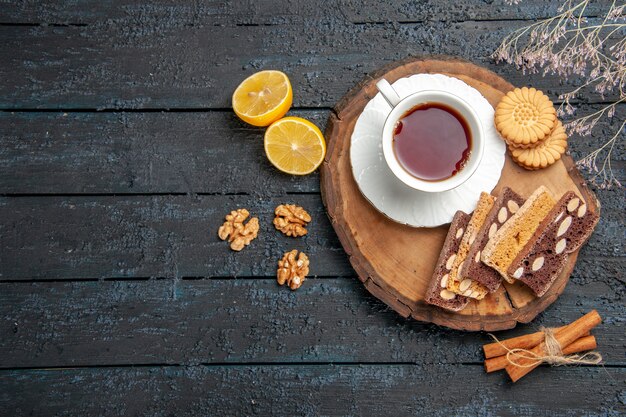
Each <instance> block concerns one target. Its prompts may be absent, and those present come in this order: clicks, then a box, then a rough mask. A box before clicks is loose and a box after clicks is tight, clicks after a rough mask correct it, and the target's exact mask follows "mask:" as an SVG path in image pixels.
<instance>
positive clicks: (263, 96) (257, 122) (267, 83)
mask: <svg viewBox="0 0 626 417" xmlns="http://www.w3.org/2000/svg"><path fill="white" fill-rule="evenodd" d="M292 101H293V92H292V91H291V83H290V82H289V78H287V76H286V75H285V74H284V73H282V72H280V71H273V70H268V71H259V72H257V73H256V74H252V75H251V76H249V77H248V78H246V79H245V80H243V81H242V83H241V84H239V86H238V87H237V89H236V90H235V92H234V93H233V110H235V114H237V116H239V118H240V119H241V120H243V121H244V122H246V123H250V124H251V125H254V126H268V125H270V124H272V123H273V122H275V121H276V120H278V119H280V118H281V117H283V116H284V115H285V114H286V113H287V112H288V111H289V109H290V108H291V103H292Z"/></svg>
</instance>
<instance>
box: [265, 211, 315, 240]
mask: <svg viewBox="0 0 626 417" xmlns="http://www.w3.org/2000/svg"><path fill="white" fill-rule="evenodd" d="M274 214H275V215H276V217H275V218H274V226H275V227H276V229H278V230H280V231H281V232H283V233H284V234H286V235H287V236H292V237H299V236H304V235H306V234H307V230H306V225H307V224H308V223H309V222H310V221H311V216H310V215H309V213H307V212H306V210H305V209H303V208H302V207H300V206H296V205H295V204H281V205H280V206H278V207H276V210H274Z"/></svg>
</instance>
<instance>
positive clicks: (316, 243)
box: [0, 194, 353, 280]
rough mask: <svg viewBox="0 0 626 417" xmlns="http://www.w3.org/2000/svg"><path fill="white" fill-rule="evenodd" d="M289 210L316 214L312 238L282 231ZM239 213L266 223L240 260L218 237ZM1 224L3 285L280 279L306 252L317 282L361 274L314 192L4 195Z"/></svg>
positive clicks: (0, 204)
mask: <svg viewBox="0 0 626 417" xmlns="http://www.w3.org/2000/svg"><path fill="white" fill-rule="evenodd" d="M283 203H296V204H299V205H301V206H302V207H304V208H305V209H306V210H307V211H309V213H310V214H311V216H312V221H311V223H310V224H309V226H308V228H307V229H308V231H309V234H308V235H307V236H305V237H302V238H291V237H287V236H285V235H283V234H282V233H280V232H279V231H277V230H276V229H275V228H274V225H273V224H272V220H273V219H274V209H275V207H276V206H277V205H279V204H283ZM241 207H244V208H247V209H248V210H249V211H250V212H251V213H252V215H253V216H258V217H259V223H260V226H261V229H260V231H259V237H258V238H257V239H256V240H254V241H253V242H252V243H251V244H250V246H248V247H247V248H245V249H244V250H243V251H241V252H234V251H232V250H231V249H230V247H229V245H228V243H227V242H224V241H221V240H220V239H219V238H218V236H217V230H218V228H219V226H221V225H222V223H223V222H224V216H225V215H226V214H228V213H229V212H230V211H231V210H235V209H237V208H241ZM0 218H2V219H3V221H2V223H0V279H10V280H20V279H32V278H36V279H50V278H55V279H66V278H78V279H80V278H106V277H170V278H171V277H216V276H218V277H228V276H259V275H260V276H275V274H276V263H277V261H278V259H280V258H281V257H282V255H283V253H284V252H286V251H289V250H291V249H299V250H303V251H305V252H306V253H307V254H308V256H309V257H310V259H311V272H310V274H311V275H322V276H345V275H350V276H351V275H353V271H352V268H351V267H350V265H349V263H348V260H347V259H346V256H345V253H344V251H343V248H342V247H341V245H340V244H339V242H338V240H337V238H336V236H335V234H334V232H333V230H332V227H331V226H330V223H329V221H328V217H327V216H326V212H325V210H324V208H323V205H322V203H321V199H320V196H319V195H314V194H312V195H308V194H305V195H291V196H283V197H272V198H259V197H255V196H239V195H232V196H223V195H206V196H126V197H115V196H106V197H89V196H87V197H80V196H75V197H74V196H72V197H48V198H41V197H20V198H12V197H0ZM26 259H28V262H25V260H26Z"/></svg>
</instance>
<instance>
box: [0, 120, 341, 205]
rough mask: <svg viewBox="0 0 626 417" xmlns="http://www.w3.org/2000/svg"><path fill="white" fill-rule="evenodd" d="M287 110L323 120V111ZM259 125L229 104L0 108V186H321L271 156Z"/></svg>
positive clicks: (234, 189)
mask: <svg viewBox="0 0 626 417" xmlns="http://www.w3.org/2000/svg"><path fill="white" fill-rule="evenodd" d="M291 114H292V115H295V116H300V117H305V118H307V119H309V120H311V121H312V122H313V123H316V124H317V125H318V126H320V127H322V128H323V126H324V124H325V123H326V118H327V117H328V114H329V111H328V110H310V111H298V112H291ZM264 132H265V130H264V129H262V128H255V127H253V126H249V125H246V124H245V123H243V122H241V121H240V120H239V119H238V118H237V117H236V116H235V114H234V113H233V112H232V111H223V112H222V111H212V112H209V113H190V112H186V113H178V112H175V113H63V112H60V113H14V114H11V113H1V112H0V193H46V194H55V193H56V194H76V193H85V194H98V193H185V194H187V193H197V192H202V193H211V194H237V193H248V194H255V195H272V194H273V195H284V194H285V193H289V192H319V176H318V174H317V173H314V174H312V175H308V176H305V177H296V176H292V175H286V174H283V173H281V172H279V171H278V170H276V169H275V168H274V167H273V166H272V165H271V164H270V163H269V161H268V160H267V158H266V156H265V151H264V149H263V134H264Z"/></svg>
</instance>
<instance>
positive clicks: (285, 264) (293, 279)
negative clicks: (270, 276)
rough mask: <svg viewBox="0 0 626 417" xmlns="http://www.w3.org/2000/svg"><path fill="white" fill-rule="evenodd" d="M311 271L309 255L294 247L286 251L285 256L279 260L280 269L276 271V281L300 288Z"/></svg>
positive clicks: (292, 287) (294, 288)
mask: <svg viewBox="0 0 626 417" xmlns="http://www.w3.org/2000/svg"><path fill="white" fill-rule="evenodd" d="M308 273H309V257H308V256H306V254H305V253H304V252H300V254H299V255H298V250H296V249H294V250H292V251H291V252H286V253H285V255H284V256H283V258H282V259H281V260H280V261H278V270H277V271H276V281H278V284H280V285H284V284H285V283H286V284H287V285H288V286H289V288H291V289H292V290H297V289H298V288H300V286H301V285H302V283H303V282H304V280H305V279H306V276H307V274H308Z"/></svg>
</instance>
